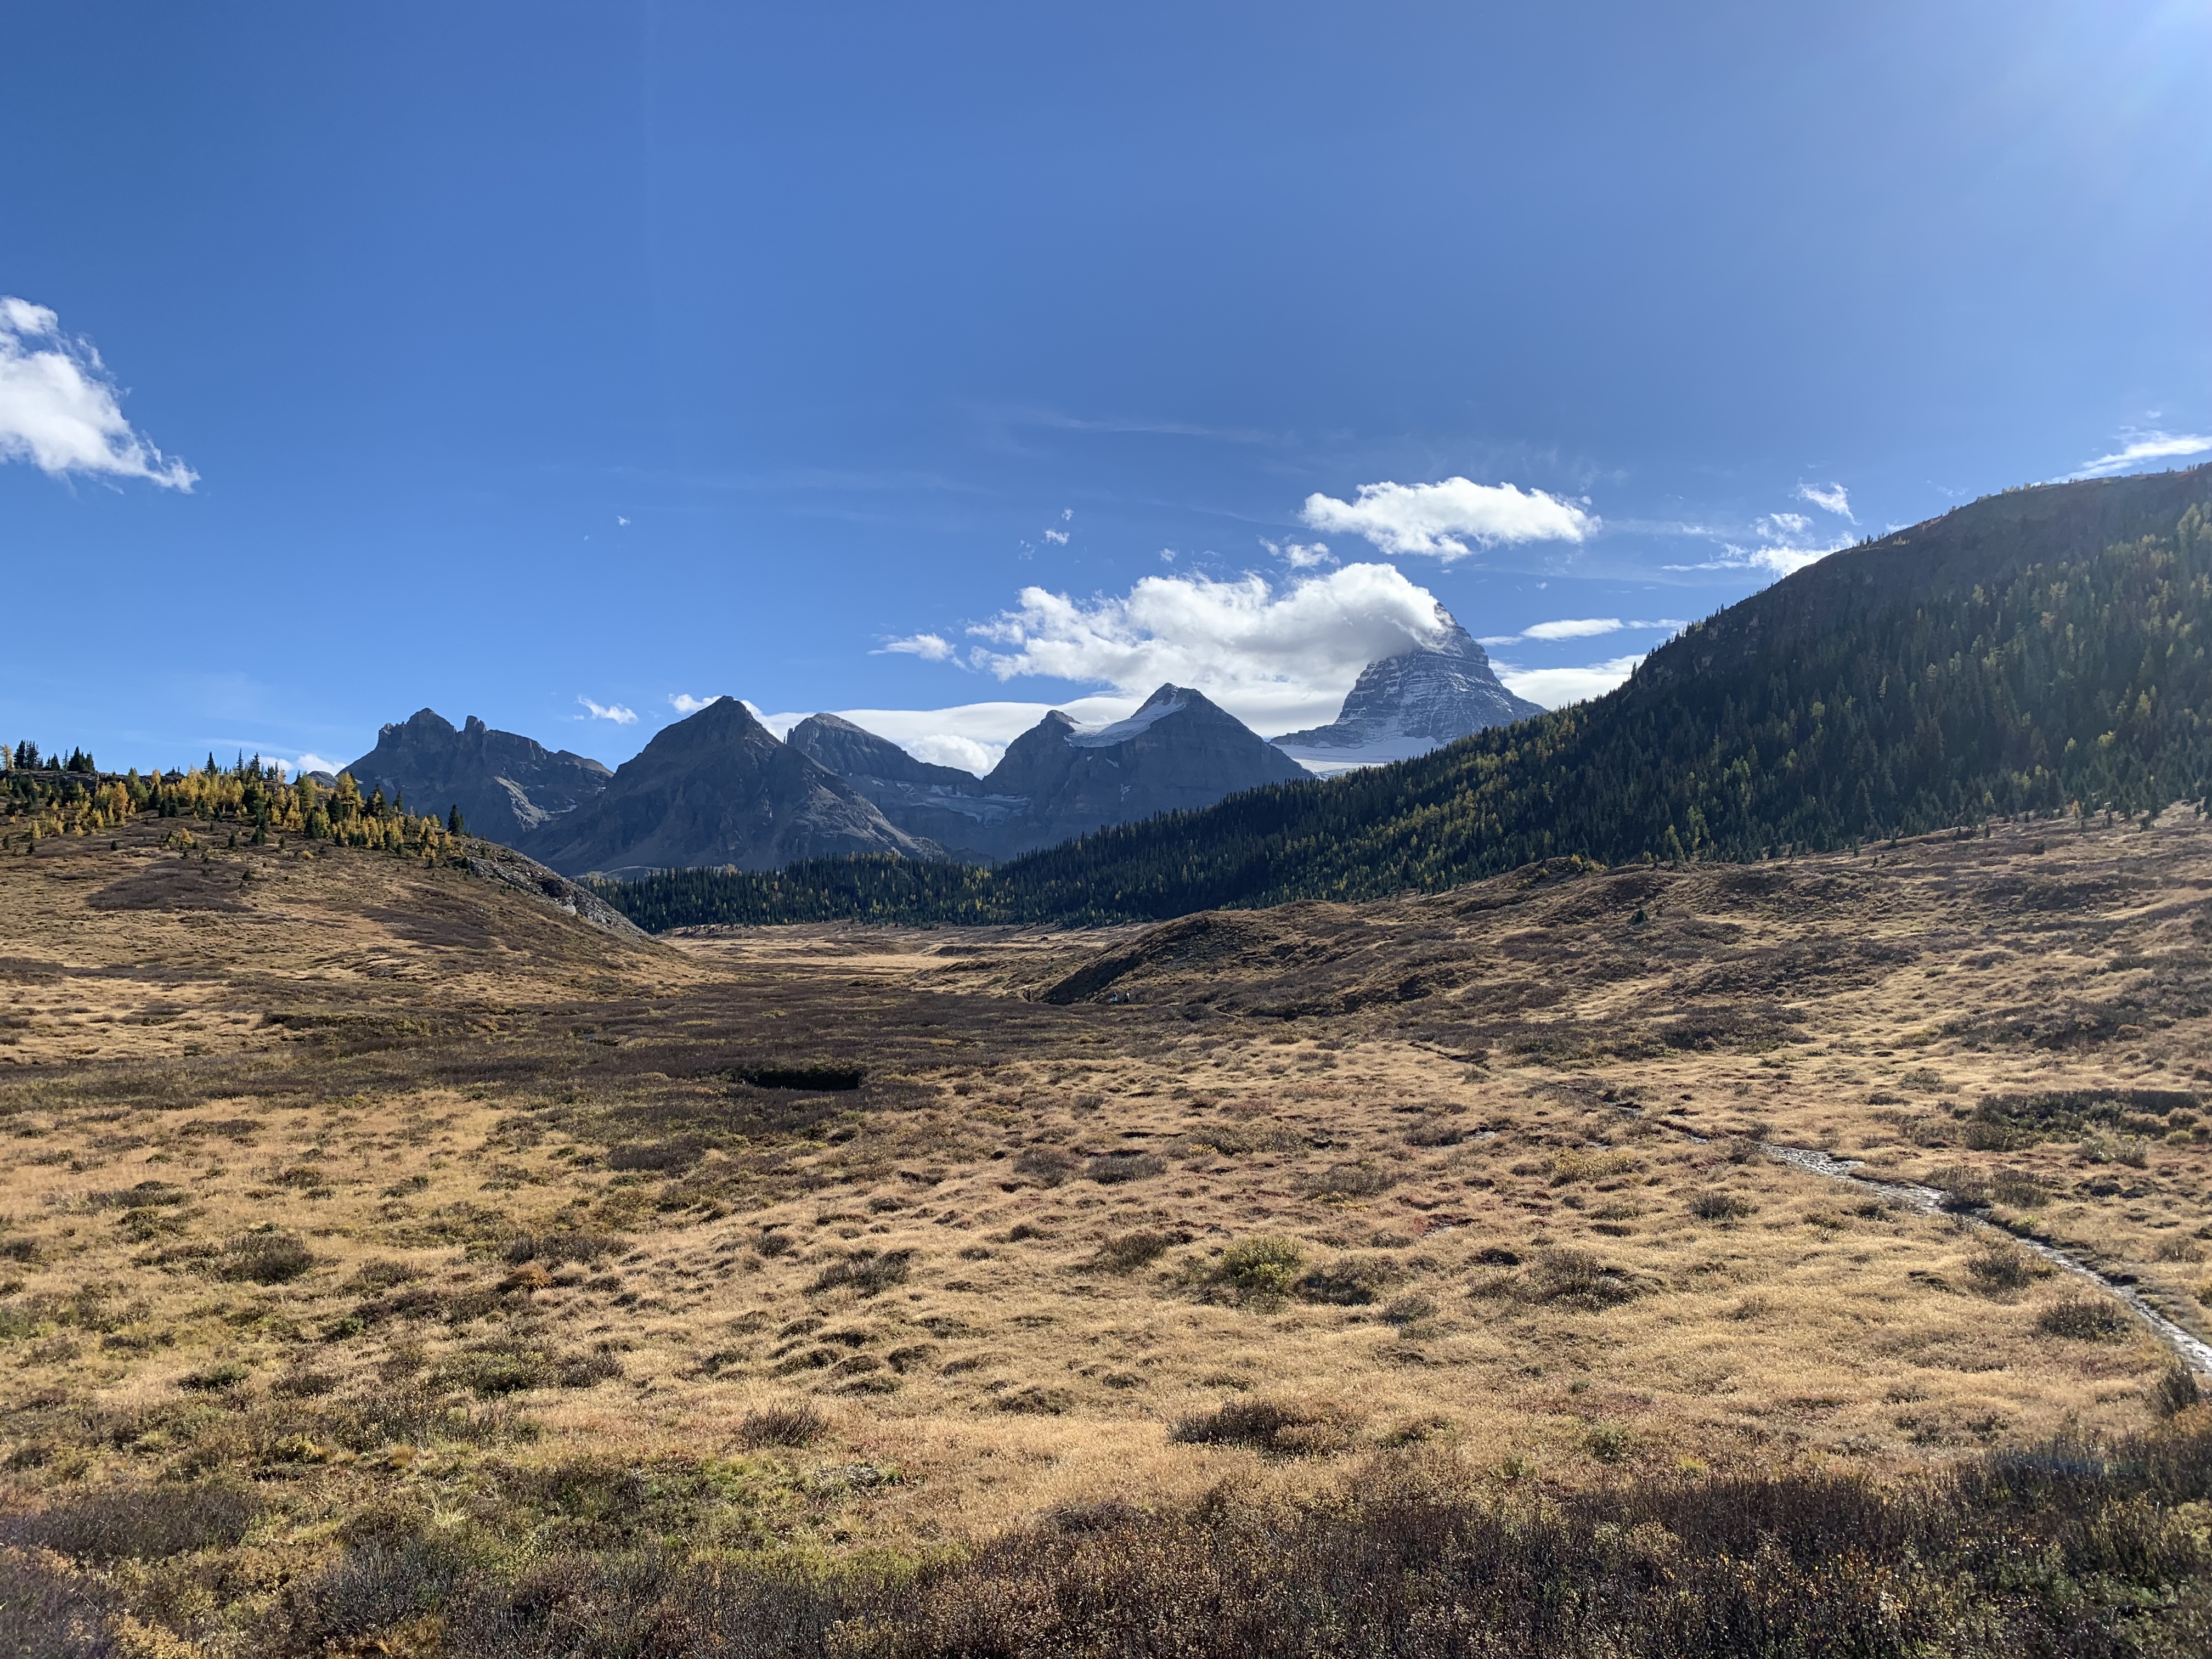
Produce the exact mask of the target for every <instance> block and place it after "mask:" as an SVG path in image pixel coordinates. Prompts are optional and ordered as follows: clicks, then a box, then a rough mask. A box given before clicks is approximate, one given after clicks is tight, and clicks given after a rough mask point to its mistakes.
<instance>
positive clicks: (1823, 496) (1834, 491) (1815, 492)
mask: <svg viewBox="0 0 2212 1659" xmlns="http://www.w3.org/2000/svg"><path fill="white" fill-rule="evenodd" d="M1797 499H1798V500H1799V501H1810V502H1812V503H1813V505H1814V506H1815V507H1819V508H1820V510H1821V511H1822V512H1824V513H1834V514H1835V515H1836V516H1837V517H1838V518H1839V519H1842V520H1845V521H1847V522H1849V523H1851V524H1857V522H1858V520H1857V519H1856V518H1854V517H1852V515H1851V493H1850V490H1848V489H1844V487H1843V485H1841V484H1839V483H1832V484H1808V483H1801V484H1799V485H1798V486H1797Z"/></svg>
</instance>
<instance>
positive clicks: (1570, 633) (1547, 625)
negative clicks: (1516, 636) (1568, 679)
mask: <svg viewBox="0 0 2212 1659" xmlns="http://www.w3.org/2000/svg"><path fill="white" fill-rule="evenodd" d="M1623 625H1624V624H1623V623H1622V622H1621V620H1620V617H1561V618H1560V619H1559V621H1557V622H1540V623H1536V624H1535V625H1534V627H1532V628H1524V629H1522V630H1521V637H1522V639H1524V640H1587V639H1590V638H1592V637H1594V636H1595V635H1599V634H1618V633H1619V632H1620V630H1621V628H1622V627H1623Z"/></svg>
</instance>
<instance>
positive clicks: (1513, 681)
mask: <svg viewBox="0 0 2212 1659" xmlns="http://www.w3.org/2000/svg"><path fill="white" fill-rule="evenodd" d="M1643 660H1644V656H1643V654H1642V653H1638V654H1636V655H1633V656H1627V657H1613V658H1609V659H1607V660H1606V661H1604V662H1594V663H1590V664H1589V665H1586V666H1583V667H1581V668H1509V667H1507V666H1505V665H1503V664H1500V665H1498V679H1499V680H1500V681H1501V682H1503V683H1504V686H1505V689H1506V690H1509V691H1510V692H1512V693H1513V694H1514V695H1515V696H1520V697H1526V698H1528V701H1529V702H1536V703H1541V704H1543V706H1544V707H1545V708H1565V707H1566V706H1567V705H1568V704H1569V703H1571V702H1586V701H1588V700H1589V698H1591V697H1601V696H1604V695H1605V694H1606V693H1607V692H1608V691H1610V690H1613V688H1614V687H1615V686H1617V685H1620V684H1622V683H1623V682H1625V681H1626V679H1627V678H1628V677H1629V676H1630V675H1631V674H1632V673H1634V672H1635V671H1636V665H1637V664H1638V663H1640V662H1642V661H1643Z"/></svg>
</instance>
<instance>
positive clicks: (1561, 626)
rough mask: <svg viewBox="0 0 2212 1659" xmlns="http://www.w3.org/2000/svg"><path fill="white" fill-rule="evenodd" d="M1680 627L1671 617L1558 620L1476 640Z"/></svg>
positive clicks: (1511, 641)
mask: <svg viewBox="0 0 2212 1659" xmlns="http://www.w3.org/2000/svg"><path fill="white" fill-rule="evenodd" d="M1681 626H1683V624H1682V623H1680V621H1679V620H1676V619H1675V618H1673V617H1658V618H1656V619H1655V620H1652V621H1649V622H1647V621H1644V620H1643V619H1642V618H1639V617H1630V618H1629V619H1628V620H1626V621H1623V620H1622V619H1621V618H1620V617H1560V618H1559V620H1558V621H1557V622H1540V623H1531V624H1530V625H1529V626H1528V627H1527V628H1524V629H1522V630H1521V632H1519V633H1518V634H1491V635H1485V636H1484V637H1483V638H1482V639H1480V640H1479V641H1476V643H1477V644H1479V645H1518V644H1519V643H1520V642H1521V641H1523V640H1588V639H1595V637H1597V636H1598V635H1601V634H1619V633H1621V632H1623V631H1630V632H1633V631H1635V630H1637V629H1646V628H1663V629H1668V630H1669V631H1670V632H1671V631H1672V630H1673V629H1677V628H1680V627H1681Z"/></svg>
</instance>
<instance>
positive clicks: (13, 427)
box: [0, 296, 199, 491]
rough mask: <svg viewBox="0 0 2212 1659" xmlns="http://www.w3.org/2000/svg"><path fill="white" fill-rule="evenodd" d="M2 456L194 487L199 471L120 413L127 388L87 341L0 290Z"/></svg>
mask: <svg viewBox="0 0 2212 1659" xmlns="http://www.w3.org/2000/svg"><path fill="white" fill-rule="evenodd" d="M0 460H14V461H28V462H30V463H31V465H33V466H35V467H37V468H38V469H39V470H40V471H41V472H45V473H46V474H48V475H50V476H51V477H65V476H67V475H68V474H70V473H72V472H90V473H102V474H106V476H108V477H118V478H143V479H145V480H146V481H147V482H148V483H157V484H160V485H161V487H162V488H163V489H179V490H185V491H189V490H190V489H191V487H192V485H193V484H194V483H197V481H198V477H199V475H198V474H197V473H196V472H194V471H192V470H191V468H190V467H188V466H186V465H185V464H184V463H183V462H182V461H179V460H174V459H171V458H169V457H168V456H166V455H164V454H162V453H161V451H160V450H158V449H156V448H155V447H154V446H153V445H152V444H151V443H149V442H148V441H146V440H145V439H144V438H143V437H141V436H140V435H138V434H137V433H136V432H134V431H132V430H131V422H128V421H127V420H125V419H124V417H123V392H122V388H121V387H119V386H117V385H116V384H115V381H114V380H113V379H112V377H111V376H110V375H109V374H108V373H107V366H106V364H105V363H103V362H100V354H99V353H98V352H97V351H95V350H94V349H92V344H91V343H90V342H89V341H87V340H82V339H74V338H71V337H70V336H68V335H65V334H64V333H63V332H62V331H61V319H59V318H58V317H56V316H55V315H54V313H52V312H51V311H49V310H47V309H46V307H44V306H34V305H33V304H31V303H30V302H29V301H27V300H17V299H13V298H9V297H5V296H0Z"/></svg>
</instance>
